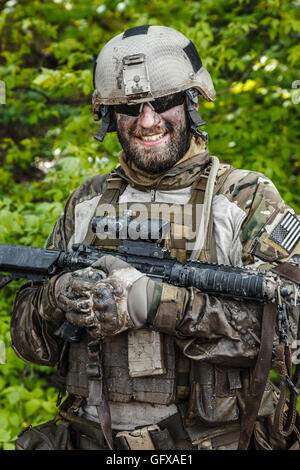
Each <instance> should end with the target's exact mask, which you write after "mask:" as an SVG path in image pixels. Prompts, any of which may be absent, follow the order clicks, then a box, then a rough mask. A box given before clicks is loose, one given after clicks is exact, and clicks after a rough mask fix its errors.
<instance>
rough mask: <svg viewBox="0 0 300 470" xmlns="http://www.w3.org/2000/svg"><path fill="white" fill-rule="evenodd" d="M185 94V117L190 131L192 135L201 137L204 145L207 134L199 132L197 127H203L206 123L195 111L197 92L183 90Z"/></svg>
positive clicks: (191, 89) (193, 89)
mask: <svg viewBox="0 0 300 470" xmlns="http://www.w3.org/2000/svg"><path fill="white" fill-rule="evenodd" d="M185 93H186V95H187V97H188V102H187V108H186V109H187V116H188V120H189V124H190V130H191V132H192V134H194V135H196V136H198V137H201V139H202V140H204V142H205V143H207V142H208V134H207V132H204V131H200V129H198V126H204V124H206V122H205V121H204V120H203V119H202V118H201V116H200V115H199V113H198V111H197V108H196V106H197V103H198V94H199V93H198V91H197V90H195V88H190V89H189V90H185Z"/></svg>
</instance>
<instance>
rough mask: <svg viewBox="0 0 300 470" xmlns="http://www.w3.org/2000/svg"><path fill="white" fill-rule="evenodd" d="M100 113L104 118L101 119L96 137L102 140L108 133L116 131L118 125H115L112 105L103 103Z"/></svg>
mask: <svg viewBox="0 0 300 470" xmlns="http://www.w3.org/2000/svg"><path fill="white" fill-rule="evenodd" d="M99 114H101V116H99V117H100V118H101V119H102V121H101V124H100V127H99V129H98V131H97V132H96V134H95V135H94V138H95V139H96V140H99V141H100V142H102V141H103V139H104V137H105V135H106V133H107V132H114V131H115V130H116V126H115V122H114V119H113V116H112V112H111V107H110V106H105V105H101V106H100V110H99Z"/></svg>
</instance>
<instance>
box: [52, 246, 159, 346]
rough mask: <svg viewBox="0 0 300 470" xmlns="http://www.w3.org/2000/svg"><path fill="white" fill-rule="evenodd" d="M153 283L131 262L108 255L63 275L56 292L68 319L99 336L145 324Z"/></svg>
mask: <svg viewBox="0 0 300 470" xmlns="http://www.w3.org/2000/svg"><path fill="white" fill-rule="evenodd" d="M154 284H155V283H154V282H153V281H152V280H151V279H149V278H148V277H147V276H146V275H145V274H142V273H141V272H140V271H138V270H136V269H135V268H133V267H131V266H130V265H129V264H127V263H125V262H124V261H122V260H119V259H118V258H116V257H114V256H111V255H107V256H103V257H102V258H100V259H99V260H98V261H96V262H95V263H94V264H93V265H91V266H90V267H88V268H85V269H82V270H78V271H74V272H73V273H65V274H63V275H62V276H60V277H59V278H58V279H57V281H56V284H55V288H54V295H55V299H56V302H57V305H58V306H59V308H61V309H62V310H64V311H65V312H66V319H67V320H68V321H69V322H71V323H73V324H74V325H76V326H79V327H85V328H87V330H88V332H89V334H90V335H91V336H92V337H94V338H97V339H99V338H104V337H105V336H113V335H116V334H118V333H121V332H122V331H125V330H127V329H128V328H141V327H142V326H143V325H145V322H146V319H147V312H148V305H150V304H151V301H152V297H153V291H154Z"/></svg>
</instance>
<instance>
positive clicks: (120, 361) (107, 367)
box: [67, 165, 241, 425]
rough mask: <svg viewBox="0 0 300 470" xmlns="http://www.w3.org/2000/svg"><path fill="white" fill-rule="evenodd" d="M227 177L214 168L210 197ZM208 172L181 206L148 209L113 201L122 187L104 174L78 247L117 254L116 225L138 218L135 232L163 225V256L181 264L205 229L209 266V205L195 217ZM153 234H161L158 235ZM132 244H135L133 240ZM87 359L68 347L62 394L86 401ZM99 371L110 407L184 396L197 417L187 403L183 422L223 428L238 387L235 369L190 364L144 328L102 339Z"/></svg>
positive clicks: (203, 255)
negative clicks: (111, 224)
mask: <svg viewBox="0 0 300 470" xmlns="http://www.w3.org/2000/svg"><path fill="white" fill-rule="evenodd" d="M231 171H232V167H230V166H229V165H220V166H219V169H218V171H217V174H216V178H215V180H214V182H213V188H210V189H212V194H217V193H218V191H219V190H220V188H221V187H222V184H223V182H224V181H225V179H226V178H227V176H228V174H229V172H231ZM210 172H211V165H208V166H207V167H206V168H205V169H204V170H203V171H201V173H200V174H199V177H198V178H197V179H196V180H195V181H194V183H193V184H192V186H191V193H190V199H189V201H188V203H187V204H185V205H184V206H183V205H180V204H176V205H175V204H170V203H168V204H166V203H163V204H161V203H160V202H159V201H157V200H155V198H154V197H153V198H152V199H153V200H152V202H149V203H143V204H140V203H137V202H126V203H120V197H121V196H122V194H123V192H124V190H125V189H126V187H127V185H128V183H127V181H126V180H125V179H124V178H123V177H122V175H120V174H118V173H117V172H112V173H111V174H110V175H109V177H108V179H107V184H106V189H105V191H104V193H103V194H102V196H101V197H100V200H99V202H98V205H97V207H96V210H95V212H94V215H93V217H92V218H91V221H90V223H89V227H88V231H87V235H86V238H85V240H84V244H87V245H94V246H101V247H103V248H115V249H117V247H118V245H120V244H121V243H122V235H124V232H123V234H122V230H123V228H122V222H123V221H124V220H125V219H126V218H127V220H128V217H130V220H131V221H133V222H134V221H137V220H138V221H139V223H140V224H137V225H135V227H137V226H138V227H140V226H141V225H142V224H143V223H144V222H145V221H148V220H149V219H150V220H153V219H157V218H158V220H159V221H161V222H162V223H161V224H158V226H159V227H164V226H165V224H164V223H165V222H166V221H167V224H166V225H167V226H168V230H167V231H165V233H164V237H162V239H161V243H162V246H164V247H165V248H168V249H169V250H170V252H171V256H173V257H176V258H177V259H178V260H179V261H181V262H184V261H186V260H187V259H189V257H190V256H191V254H192V253H193V248H194V244H195V240H193V239H192V236H193V234H195V236H196V235H197V234H198V233H199V230H201V226H203V225H205V226H206V234H205V240H204V244H203V246H202V248H201V250H200V253H199V258H198V259H200V260H202V261H209V262H217V256H216V246H215V240H214V235H213V220H212V214H211V204H210V207H209V209H210V210H209V211H208V212H207V213H206V214H203V210H204V209H205V208H204V205H205V204H204V203H205V194H206V191H207V190H208V188H207V186H208V184H207V182H208V180H209V175H210ZM210 202H211V201H210ZM203 216H205V217H206V220H203ZM207 217H208V219H207ZM105 218H106V219H105ZM113 219H115V220H118V221H119V227H118V229H119V232H118V233H114V234H112V233H111V228H110V227H109V220H113ZM166 219H168V220H166ZM103 221H104V225H103ZM101 223H102V225H101ZM105 223H106V225H105ZM103 228H105V230H104V231H106V236H104V234H103ZM101 230H102V232H101ZM97 232H99V233H97ZM100 232H101V233H100ZM99 234H100V236H99ZM135 235H136V234H134V236H135ZM159 235H162V233H161V232H160V233H159ZM136 242H137V243H138V239H137V240H136ZM163 301H164V299H163V298H162V302H163ZM137 357H138V359H139V360H137ZM87 361H88V358H87V352H86V344H85V342H84V340H83V341H82V342H81V343H77V344H76V343H74V344H71V347H70V353H69V371H68V375H67V389H68V391H69V393H72V394H75V395H80V396H85V397H87V396H88V380H87V377H86V372H85V364H86V362H87ZM103 371H104V379H105V384H106V387H107V390H108V399H109V400H110V401H115V402H130V401H132V400H135V401H139V402H148V403H152V404H160V405H168V404H171V403H175V402H181V401H187V400H188V399H191V398H192V401H193V402H194V403H196V405H197V406H196V408H197V409H198V411H197V409H196V408H195V406H194V404H193V403H190V408H189V417H190V419H191V421H193V419H194V418H195V417H196V415H197V417H199V415H200V414H201V419H202V421H203V422H206V423H207V424H209V425H212V424H213V423H214V422H216V423H218V422H224V420H225V421H230V422H231V421H234V420H236V419H237V409H236V406H235V400H233V401H234V402H233V401H232V400H231V395H232V394H233V388H240V387H241V385H240V378H239V371H238V372H237V373H235V372H234V371H232V370H231V369H230V370H229V369H228V368H227V369H226V370H223V371H222V370H221V368H217V369H216V367H215V366H213V365H210V364H207V363H202V362H201V363H198V362H197V361H193V360H190V359H189V358H187V357H186V356H185V355H184V354H183V353H182V351H181V349H180V348H179V347H177V344H176V340H175V339H174V337H172V336H170V335H167V334H163V333H159V332H156V331H153V330H150V329H141V330H133V331H129V332H124V333H121V334H119V335H116V336H113V337H107V338H105V340H104V341H103ZM191 377H193V380H194V383H191ZM216 377H217V378H218V383H217V387H218V388H219V392H220V393H219V395H220V398H218V399H217V401H216V397H215V396H214V389H215V378H216ZM220 384H221V385H222V386H221V385H220ZM207 392H209V393H210V394H211V399H212V401H211V403H208V404H207V407H206V404H205V400H206V399H205V397H204V395H205V396H206V397H207ZM228 395H230V398H228ZM222 397H223V398H224V397H225V399H226V401H227V403H228V400H229V401H230V404H229V403H228V404H229V408H228V407H226V416H225V419H224V416H222V407H223V404H222V403H221V401H222V400H221V398H222ZM202 399H203V400H202ZM199 403H200V405H199ZM211 404H214V406H216V408H215V409H214V410H213V416H212V414H211V411H210V410H211ZM219 404H220V406H219ZM218 408H220V412H218ZM199 409H200V412H199Z"/></svg>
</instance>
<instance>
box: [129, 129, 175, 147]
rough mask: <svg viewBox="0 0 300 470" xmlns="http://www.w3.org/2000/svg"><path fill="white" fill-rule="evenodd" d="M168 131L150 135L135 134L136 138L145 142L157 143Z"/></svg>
mask: <svg viewBox="0 0 300 470" xmlns="http://www.w3.org/2000/svg"><path fill="white" fill-rule="evenodd" d="M168 134H169V133H168V131H165V132H161V133H160V134H152V135H138V136H135V138H136V139H138V140H139V141H142V142H143V143H145V144H151V143H158V142H159V141H161V140H163V139H164V138H165V137H166V136H167V135H168Z"/></svg>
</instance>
